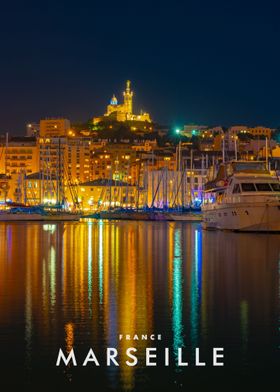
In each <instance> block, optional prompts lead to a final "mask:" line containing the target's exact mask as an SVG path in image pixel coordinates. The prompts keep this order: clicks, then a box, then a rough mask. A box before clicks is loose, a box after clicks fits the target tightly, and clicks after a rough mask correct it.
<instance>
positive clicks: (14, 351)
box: [0, 220, 280, 391]
mask: <svg viewBox="0 0 280 392" xmlns="http://www.w3.org/2000/svg"><path fill="white" fill-rule="evenodd" d="M120 335H121V336H120ZM126 335H128V336H126ZM142 335H144V338H143V339H142ZM145 335H146V336H147V339H146V338H145ZM159 335H160V338H159V339H158V338H157V337H158V336H159ZM151 337H152V339H153V338H154V337H155V340H151ZM133 338H134V340H133ZM130 347H133V348H135V349H136V350H137V352H136V354H135V355H136V356H137V360H138V363H137V365H136V366H128V365H127V364H126V360H127V359H128V358H127V357H126V350H127V349H128V348H130ZM151 347H153V348H156V351H154V353H155V355H156V358H153V359H152V361H153V362H156V363H157V365H156V366H147V365H146V362H145V358H146V357H145V355H146V349H147V348H151ZM60 348H61V349H62V350H63V352H64V353H65V355H66V354H67V353H69V352H71V350H72V349H73V350H74V352H75V356H76V360H77V366H73V364H71V363H70V364H68V365H67V366H65V365H64V364H60V366H56V361H57V357H58V352H59V349H60ZM90 348H92V349H93V351H94V354H95V356H96V359H97V360H98V362H99V365H100V366H96V364H95V363H94V362H89V363H88V364H87V366H82V365H83V362H84V360H85V358H86V356H87V354H88V351H89V349H90ZM107 348H115V349H116V351H117V357H116V361H117V363H118V365H114V364H113V363H111V364H110V366H107V363H106V350H107ZM166 348H168V352H169V363H168V365H167V363H166V359H165V354H166ZM180 348H181V349H182V351H181V353H183V354H182V356H183V358H182V360H183V361H184V362H188V364H189V365H188V366H179V356H180V354H179V353H180ZM196 348H199V349H200V361H201V362H205V366H195V353H196ZM213 348H223V355H224V357H223V360H221V361H223V363H224V366H216V367H215V366H213ZM0 353H1V356H0V357H1V359H0V369H1V384H2V386H3V385H5V388H4V389H3V391H6V390H13V389H11V388H13V387H27V388H28V389H27V390H36V391H38V390H43V389H44V388H46V389H47V390H51V389H52V390H55V391H56V390H61V391H64V390H65V391H66V390H67V391H68V390H72V389H73V390H82V389H83V387H84V386H85V385H88V386H89V387H85V389H84V390H96V391H103V390H104V391H134V390H135V391H157V390H162V389H163V388H165V389H166V390H168V391H173V390H174V391H176V390H205V388H208V387H210V386H211V387H212V386H213V387H215V388H216V390H224V391H225V390H230V387H232V388H233V389H235V390H237V388H239V389H240V390H242V387H244V386H245V385H248V386H250V387H251V388H250V389H253V388H254V387H256V386H266V387H267V388H268V389H267V390H270V388H269V387H270V386H271V385H273V382H275V380H277V378H278V370H279V364H280V362H279V361H280V235H279V234H256V233H232V232H221V231H216V232H208V231H203V230H202V229H201V225H200V223H186V222H140V221H139V222H133V221H131V222H126V221H102V220H100V221H94V220H92V221H88V222H68V223H51V224H48V223H47V224H46V223H43V222H42V223H38V222H34V223H32V222H30V223H26V222H22V223H1V224H0ZM225 382H226V383H227V385H228V386H227V387H225ZM9 388H10V389H9ZM188 388H196V389H188ZM1 390H2V388H1Z"/></svg>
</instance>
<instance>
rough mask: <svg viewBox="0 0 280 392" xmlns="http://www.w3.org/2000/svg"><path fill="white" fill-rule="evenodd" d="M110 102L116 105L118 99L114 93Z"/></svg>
mask: <svg viewBox="0 0 280 392" xmlns="http://www.w3.org/2000/svg"><path fill="white" fill-rule="evenodd" d="M110 104H111V105H117V104H118V100H117V98H116V96H115V94H114V95H113V96H112V98H111V101H110Z"/></svg>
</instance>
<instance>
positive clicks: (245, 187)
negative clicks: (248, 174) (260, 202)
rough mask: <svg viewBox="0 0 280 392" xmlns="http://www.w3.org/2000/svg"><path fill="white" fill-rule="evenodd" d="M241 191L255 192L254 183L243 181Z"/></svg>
mask: <svg viewBox="0 0 280 392" xmlns="http://www.w3.org/2000/svg"><path fill="white" fill-rule="evenodd" d="M241 188H242V192H255V191H256V188H255V185H254V184H250V183H243V184H241Z"/></svg>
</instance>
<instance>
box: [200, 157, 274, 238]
mask: <svg viewBox="0 0 280 392" xmlns="http://www.w3.org/2000/svg"><path fill="white" fill-rule="evenodd" d="M202 212H203V223H202V225H203V228H205V229H221V230H235V231H263V232H274V231H280V182H279V178H277V176H276V175H272V174H271V173H270V172H269V171H268V170H267V169H266V165H265V162H258V161H253V162H248V161H233V162H228V163H224V164H221V166H220V168H219V171H218V174H217V177H216V179H215V180H214V181H210V182H208V183H206V185H205V190H204V200H203V205H202Z"/></svg>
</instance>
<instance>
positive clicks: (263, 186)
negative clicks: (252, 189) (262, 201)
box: [256, 184, 271, 192]
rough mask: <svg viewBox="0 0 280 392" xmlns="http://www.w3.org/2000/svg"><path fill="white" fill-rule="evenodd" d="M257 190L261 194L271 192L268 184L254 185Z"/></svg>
mask: <svg viewBox="0 0 280 392" xmlns="http://www.w3.org/2000/svg"><path fill="white" fill-rule="evenodd" d="M256 187H257V190H258V191H261V192H271V188H270V186H269V184H256Z"/></svg>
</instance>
